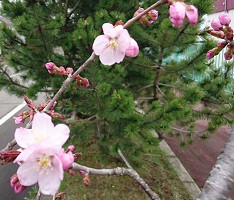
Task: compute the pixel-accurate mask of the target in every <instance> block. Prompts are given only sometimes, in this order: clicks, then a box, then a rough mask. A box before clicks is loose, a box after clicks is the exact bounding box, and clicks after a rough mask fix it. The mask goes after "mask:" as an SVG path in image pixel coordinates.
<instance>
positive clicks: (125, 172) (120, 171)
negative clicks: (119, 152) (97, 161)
mask: <svg viewBox="0 0 234 200" xmlns="http://www.w3.org/2000/svg"><path fill="white" fill-rule="evenodd" d="M71 169H73V170H82V171H85V172H87V173H89V174H94V175H109V176H112V175H116V176H130V177H132V178H133V179H135V180H136V181H137V183H139V184H140V185H141V187H142V188H143V189H144V190H145V192H146V193H147V194H148V195H149V197H150V198H151V199H153V200H160V197H159V196H158V195H157V194H156V193H154V192H153V191H152V190H151V189H150V187H149V186H148V185H147V184H146V183H145V181H144V180H143V179H142V178H141V177H140V176H139V174H138V173H137V172H136V171H135V170H133V169H130V168H124V167H117V168H113V169H95V168H90V167H86V166H84V165H80V164H77V163H73V164H72V168H71Z"/></svg>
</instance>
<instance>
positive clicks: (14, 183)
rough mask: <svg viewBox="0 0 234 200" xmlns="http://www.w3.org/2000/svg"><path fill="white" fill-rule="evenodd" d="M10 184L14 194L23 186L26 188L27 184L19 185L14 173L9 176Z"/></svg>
mask: <svg viewBox="0 0 234 200" xmlns="http://www.w3.org/2000/svg"><path fill="white" fill-rule="evenodd" d="M10 184H11V187H12V188H13V189H14V192H15V193H16V194H19V193H20V192H22V191H23V190H24V189H25V188H27V186H24V185H21V183H20V181H19V178H18V176H17V175H16V174H14V175H13V176H12V177H11V178H10Z"/></svg>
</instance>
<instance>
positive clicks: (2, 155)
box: [0, 150, 20, 164]
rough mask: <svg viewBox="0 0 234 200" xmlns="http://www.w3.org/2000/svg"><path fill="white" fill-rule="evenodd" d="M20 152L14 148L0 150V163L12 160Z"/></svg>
mask: <svg viewBox="0 0 234 200" xmlns="http://www.w3.org/2000/svg"><path fill="white" fill-rule="evenodd" d="M19 154H20V152H19V151H16V150H9V151H4V150H2V151H0V161H1V162H0V163H1V164H6V163H9V162H13V161H14V160H15V159H16V157H17V156H18V155H19Z"/></svg>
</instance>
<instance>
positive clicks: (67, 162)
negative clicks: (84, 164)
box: [59, 151, 74, 169]
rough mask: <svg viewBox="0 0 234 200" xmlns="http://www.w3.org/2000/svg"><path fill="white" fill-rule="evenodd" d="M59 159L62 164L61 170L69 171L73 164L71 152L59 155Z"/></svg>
mask: <svg viewBox="0 0 234 200" xmlns="http://www.w3.org/2000/svg"><path fill="white" fill-rule="evenodd" d="M59 159H60V161H61V162H62V165H63V169H69V168H70V167H71V166H72V163H73V162H74V156H73V153H72V152H71V151H69V152H68V153H61V154H59Z"/></svg>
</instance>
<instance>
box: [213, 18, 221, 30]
mask: <svg viewBox="0 0 234 200" xmlns="http://www.w3.org/2000/svg"><path fill="white" fill-rule="evenodd" d="M211 27H212V28H213V29H214V30H215V31H219V30H220V29H221V28H222V27H223V26H222V24H221V23H220V22H219V20H217V19H213V20H212V21H211Z"/></svg>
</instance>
